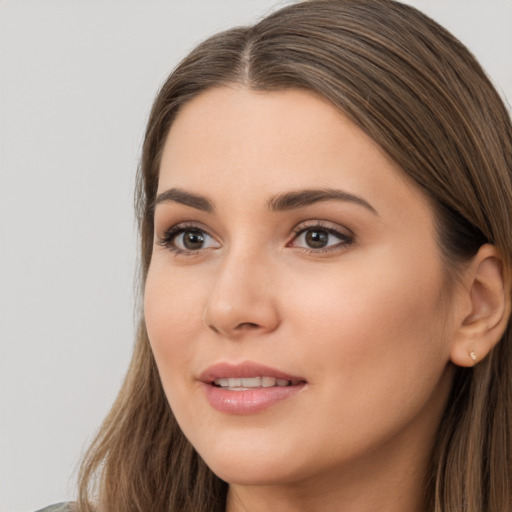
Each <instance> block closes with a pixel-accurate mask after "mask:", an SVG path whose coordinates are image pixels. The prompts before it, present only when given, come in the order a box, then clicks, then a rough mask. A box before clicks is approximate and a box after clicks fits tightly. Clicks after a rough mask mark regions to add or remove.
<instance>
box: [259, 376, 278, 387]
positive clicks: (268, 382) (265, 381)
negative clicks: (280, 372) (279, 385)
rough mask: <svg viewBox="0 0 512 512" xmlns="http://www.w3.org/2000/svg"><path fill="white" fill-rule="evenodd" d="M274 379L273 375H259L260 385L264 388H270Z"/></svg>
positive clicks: (273, 383) (274, 382)
mask: <svg viewBox="0 0 512 512" xmlns="http://www.w3.org/2000/svg"><path fill="white" fill-rule="evenodd" d="M276 380H277V379H275V378H274V377H261V385H262V386H263V387H264V388H271V387H273V386H275V385H276Z"/></svg>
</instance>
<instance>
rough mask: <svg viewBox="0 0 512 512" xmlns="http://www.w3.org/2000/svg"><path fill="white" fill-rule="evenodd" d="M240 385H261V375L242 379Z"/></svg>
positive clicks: (256, 386) (245, 386)
mask: <svg viewBox="0 0 512 512" xmlns="http://www.w3.org/2000/svg"><path fill="white" fill-rule="evenodd" d="M242 386H243V387H244V388H259V387H261V377H252V378H250V379H242Z"/></svg>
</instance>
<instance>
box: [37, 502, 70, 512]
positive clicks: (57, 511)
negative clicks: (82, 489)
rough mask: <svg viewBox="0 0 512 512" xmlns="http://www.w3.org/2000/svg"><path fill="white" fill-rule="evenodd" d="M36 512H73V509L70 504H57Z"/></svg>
mask: <svg viewBox="0 0 512 512" xmlns="http://www.w3.org/2000/svg"><path fill="white" fill-rule="evenodd" d="M36 512H73V507H72V506H71V503H57V504H55V505H50V506H49V507H45V508H42V509H40V510H37V511H36Z"/></svg>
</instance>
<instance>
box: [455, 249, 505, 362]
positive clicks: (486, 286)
mask: <svg viewBox="0 0 512 512" xmlns="http://www.w3.org/2000/svg"><path fill="white" fill-rule="evenodd" d="M463 281H464V292H463V293H464V294H466V297H465V299H466V300H467V301H468V302H467V304H468V307H467V308H466V310H465V312H464V313H463V314H462V315H461V319H460V321H458V325H457V327H456V333H455V337H454V339H453V343H452V345H451V350H450V359H451V361H452V362H453V363H454V364H456V365H457V366H473V365H475V364H476V363H478V362H479V361H481V360H482V359H484V358H485V357H486V356H487V354H488V353H489V352H490V351H491V349H492V348H493V347H494V346H495V345H496V344H497V343H498V341H499V340H500V339H501V336H502V335H503V332H504V331H505V328H506V327H507V323H508V319H509V315H510V271H509V269H508V268H506V267H505V265H504V263H503V258H502V257H501V255H500V253H499V251H498V250H497V249H496V247H495V246H494V245H490V244H485V245H482V247H480V249H479V250H478V252H477V254H476V255H475V256H474V257H473V259H472V260H471V262H470V264H469V266H468V267H467V269H465V270H464V278H463Z"/></svg>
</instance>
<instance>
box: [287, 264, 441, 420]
mask: <svg viewBox="0 0 512 512" xmlns="http://www.w3.org/2000/svg"><path fill="white" fill-rule="evenodd" d="M379 263H380V265H373V266H369V265H368V266H366V265H364V266H362V267H357V268H356V267H355V266H353V267H351V268H348V265H347V268H344V269H343V270H340V271H339V273H335V272H331V273H330V275H329V277H328V278H327V276H326V277H325V278H321V276H317V279H315V280H311V279H309V278H308V279H307V280H304V282H303V283H302V286H303V289H304V290H305V291H306V293H304V294H303V296H302V297H298V296H297V294H290V295H289V298H288V305H289V308H288V310H289V311H290V312H294V313H290V315H292V314H294V315H295V318H296V328H295V334H294V335H293V337H294V338H295V339H300V340H302V350H303V352H304V354H303V356H304V358H305V359H306V360H307V361H308V368H309V369H310V370H311V372H312V373H311V374H312V376H313V378H314V379H317V381H318V382H319V383H322V384H323V385H325V386H326V388H325V389H327V388H328V389H329V393H331V394H335V393H338V394H339V390H343V396H342V397H341V399H342V401H343V402H344V404H345V406H346V409H345V410H347V409H349V410H352V411H354V412H357V411H358V410H360V411H361V414H362V415H363V417H367V411H368V406H369V405H370V407H371V408H372V409H373V410H374V411H378V410H379V409H380V408H381V407H391V408H395V409H396V410H397V411H401V410H403V408H404V403H411V404H413V403H418V404H419V403H422V401H423V402H424V401H425V400H426V399H427V396H428V394H429V393H430V392H431V391H432V389H433V387H434V386H435V385H436V382H438V381H439V379H440V378H441V374H442V373H443V371H444V368H445V366H446V363H447V361H448V353H447V350H446V347H447V345H448V344H447V342H446V341H447V340H446V338H447V333H446V332H445V331H444V322H443V318H442V316H443V312H442V310H441V307H440V302H441V301H440V297H441V290H442V278H441V275H442V274H441V273H440V272H439V268H438V267H434V268H433V269H432V271H431V272H429V271H428V269H427V272H425V273H423V272H421V271H420V268H419V267H416V266H412V265H410V264H409V267H408V266H407V265H406V264H404V265H400V264H395V265H391V264H387V262H386V260H385V258H382V259H380V262H379ZM381 268H385V269H386V272H385V273H383V272H382V271H380V270H379V269H381ZM427 275H428V276H429V279H426V278H425V276H427ZM436 276H439V277H438V278H436ZM309 277H311V276H309ZM311 282H315V286H314V287H312V286H311ZM308 283H309V284H308ZM325 397H326V400H328V399H329V397H328V396H327V394H326V395H325ZM361 404H362V405H364V406H362V405H361ZM383 404H386V405H385V406H384V405H383ZM411 407H412V405H411Z"/></svg>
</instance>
